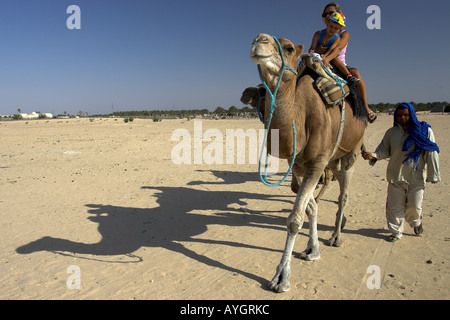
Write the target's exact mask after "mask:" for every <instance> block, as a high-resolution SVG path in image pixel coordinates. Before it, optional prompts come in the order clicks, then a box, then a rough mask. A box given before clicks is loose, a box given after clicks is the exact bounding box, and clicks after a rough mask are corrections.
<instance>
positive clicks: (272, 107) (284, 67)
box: [258, 37, 297, 187]
mask: <svg viewBox="0 0 450 320" xmlns="http://www.w3.org/2000/svg"><path fill="white" fill-rule="evenodd" d="M273 39H274V40H275V42H276V43H277V45H278V49H279V51H280V55H281V61H282V65H281V73H280V76H279V79H278V83H277V85H276V87H275V90H274V92H271V91H270V89H269V87H268V86H267V84H266V82H265V81H264V79H263V77H262V74H261V66H260V65H258V73H259V77H260V79H261V81H262V84H263V85H264V87H265V88H266V90H267V93H268V94H269V96H270V106H269V110H270V113H269V118H268V120H267V125H266V132H265V134H264V142H263V146H265V145H266V144H267V137H268V135H269V128H270V123H271V121H272V116H273V112H274V111H275V108H276V104H275V97H276V95H277V92H278V88H279V87H280V83H281V78H283V74H284V71H285V70H290V71H292V72H293V73H294V74H295V75H297V71H296V70H294V69H292V68H291V67H289V66H288V65H286V63H285V61H284V56H283V49H282V48H281V44H280V42H279V41H278V39H277V38H276V37H273ZM260 119H262V117H261V115H260ZM292 130H293V132H294V151H293V152H292V161H291V164H290V166H289V170H288V172H287V173H286V175H285V176H284V177H283V179H282V180H281V181H280V182H277V183H273V184H271V183H268V182H267V166H268V159H269V151H268V150H266V163H265V168H264V175H262V174H261V159H262V157H263V152H264V148H261V154H260V157H259V166H258V172H259V177H260V179H261V181H262V183H264V184H265V185H266V186H269V187H276V186H279V185H280V184H282V183H283V182H284V181H285V180H286V178H287V177H288V176H289V174H290V173H291V171H292V167H293V166H294V157H295V151H296V150H297V140H296V136H297V133H296V131H295V120H293V121H292Z"/></svg>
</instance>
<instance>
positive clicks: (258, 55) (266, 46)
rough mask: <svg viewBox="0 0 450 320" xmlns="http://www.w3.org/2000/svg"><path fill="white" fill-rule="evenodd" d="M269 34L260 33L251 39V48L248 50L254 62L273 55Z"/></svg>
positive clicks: (265, 59) (262, 60)
mask: <svg viewBox="0 0 450 320" xmlns="http://www.w3.org/2000/svg"><path fill="white" fill-rule="evenodd" d="M269 39H270V36H268V35H265V34H260V35H259V36H258V37H257V38H255V40H253V43H252V48H251V50H250V58H251V59H252V60H253V61H254V62H260V63H261V62H264V61H267V60H268V59H269V58H271V57H272V55H273V52H272V51H273V50H272V47H271V45H270V44H271V43H270V41H269Z"/></svg>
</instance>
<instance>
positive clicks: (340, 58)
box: [337, 30, 348, 66]
mask: <svg viewBox="0 0 450 320" xmlns="http://www.w3.org/2000/svg"><path fill="white" fill-rule="evenodd" d="M344 31H345V30H342V31H341V33H340V34H339V35H341V34H342V32H344ZM347 47H348V43H347V45H346V46H345V47H344V49H342V50H341V52H339V54H338V56H337V58H338V59H339V60H341V61H342V63H343V64H344V65H345V66H346V65H347V63H345V52H346V51H347Z"/></svg>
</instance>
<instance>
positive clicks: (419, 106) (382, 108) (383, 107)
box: [92, 101, 449, 117]
mask: <svg viewBox="0 0 450 320" xmlns="http://www.w3.org/2000/svg"><path fill="white" fill-rule="evenodd" d="M400 103H401V102H398V103H376V104H369V107H370V109H372V110H376V111H377V112H388V111H390V109H393V108H395V107H396V106H397V105H398V104H400ZM409 103H411V104H412V105H413V106H414V108H415V110H416V111H430V110H432V109H433V108H434V107H436V106H443V105H449V103H448V102H446V101H444V102H427V103H416V102H411V101H410V102H409ZM237 113H255V115H256V109H255V108H251V107H248V106H246V107H243V108H241V109H238V108H236V107H235V106H231V107H230V108H228V109H225V108H222V107H217V108H216V109H215V110H214V111H209V110H208V109H190V110H189V109H186V110H142V111H117V112H113V113H112V114H107V115H109V116H111V115H112V116H115V117H155V116H166V117H167V116H169V117H179V116H182V117H189V116H201V115H211V114H217V115H230V114H237ZM92 116H93V117H95V116H106V115H92Z"/></svg>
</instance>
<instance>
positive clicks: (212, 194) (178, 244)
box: [0, 114, 450, 300]
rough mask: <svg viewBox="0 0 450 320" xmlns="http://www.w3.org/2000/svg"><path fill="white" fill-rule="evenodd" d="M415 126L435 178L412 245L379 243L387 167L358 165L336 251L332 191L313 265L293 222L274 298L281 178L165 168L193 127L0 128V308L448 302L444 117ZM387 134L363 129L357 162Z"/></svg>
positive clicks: (12, 124)
mask: <svg viewBox="0 0 450 320" xmlns="http://www.w3.org/2000/svg"><path fill="white" fill-rule="evenodd" d="M419 118H420V120H426V121H427V122H429V123H430V124H431V125H432V127H433V130H434V132H435V135H436V138H437V142H438V144H439V146H440V148H441V153H440V167H441V177H442V180H443V181H442V182H441V183H439V184H436V185H431V184H429V185H427V187H426V190H425V199H424V229H425V233H424V236H423V237H415V236H414V235H413V230H412V229H410V228H409V227H406V228H405V234H404V237H403V239H401V240H400V241H398V242H396V243H394V244H392V243H388V242H387V241H385V239H386V237H387V235H388V234H389V233H388V232H387V229H386V222H385V216H384V207H385V196H386V189H387V183H386V181H385V170H386V164H387V162H386V161H380V162H379V163H377V164H376V165H375V166H374V167H370V166H369V165H368V163H367V162H365V161H363V160H362V158H360V159H358V161H357V163H356V164H355V173H354V176H353V179H352V183H351V186H350V199H349V202H348V206H347V209H346V216H347V218H348V222H347V225H346V229H345V231H344V233H343V241H344V243H343V245H342V246H341V247H339V248H335V247H329V246H327V245H326V242H327V240H328V239H329V238H330V236H331V232H332V226H333V224H334V217H335V213H336V210H337V205H336V200H337V195H338V186H337V183H336V182H333V183H332V184H331V186H330V188H329V190H327V192H326V193H325V195H324V197H323V199H322V201H321V202H320V203H319V220H318V223H319V224H318V229H319V242H320V249H321V258H320V259H319V260H317V261H314V262H308V261H303V260H301V259H299V253H300V252H302V251H303V250H304V249H305V247H306V243H307V240H308V238H307V235H308V229H307V228H308V222H305V224H304V226H303V229H302V230H301V232H300V234H299V236H298V237H297V240H296V246H295V248H294V255H293V258H292V264H291V268H292V270H291V272H292V273H291V286H292V287H291V290H290V291H289V292H286V293H282V294H277V293H274V292H272V291H270V290H268V289H267V284H268V282H269V281H270V280H271V278H272V277H273V275H274V273H275V268H276V266H277V265H278V263H279V261H280V258H281V254H282V251H283V248H284V243H285V239H286V227H285V225H286V217H287V216H288V214H289V212H290V210H291V209H292V206H293V201H294V195H293V194H292V192H291V191H290V188H289V184H290V181H289V180H290V179H288V180H287V181H286V182H284V183H283V184H282V185H281V186H279V187H274V188H269V187H266V186H264V185H263V184H262V183H261V182H260V181H259V177H258V174H257V171H258V168H257V165H256V164H251V163H248V162H249V161H246V163H245V164H237V163H236V162H237V161H235V162H234V163H231V164H226V163H225V164H216V163H213V164H206V163H204V161H202V163H201V164H175V163H174V162H173V161H172V150H173V148H174V147H176V146H177V145H178V146H179V144H180V141H172V140H171V136H172V134H173V132H174V131H175V130H177V129H186V130H187V131H182V132H189V133H192V139H193V138H194V137H193V132H194V131H193V130H194V124H195V123H196V122H195V121H194V120H190V121H188V120H186V119H185V120H163V121H162V122H158V123H155V122H153V121H152V120H143V119H135V120H134V121H133V122H132V123H125V122H124V121H123V119H112V118H103V119H84V118H83V119H67V120H66V119H64V120H61V119H59V120H58V119H51V120H34V121H3V122H0V137H1V139H0V155H1V163H0V234H1V235H2V238H1V239H2V241H1V242H0V299H12V300H15V299H39V300H41V299H42V300H43V299H155V300H175V299H176V300H185V299H195V300H198V299H201V300H213V299H214V300H222V299H232V300H234V299H237V300H254V299H258V300H303V299H305V300H328V299H338V300H340V299H449V298H450V290H449V289H450V278H449V270H450V268H449V265H450V261H449V257H450V249H449V248H450V246H449V244H450V243H449V241H450V235H449V232H448V230H449V220H450V218H449V214H448V212H449V210H448V207H449V197H448V187H449V186H448V183H449V182H448V181H450V176H449V171H448V170H447V169H446V168H448V166H449V155H450V154H449V153H450V151H449V149H448V148H447V146H448V144H449V143H448V139H449V138H450V134H449V132H450V130H449V126H450V124H449V123H450V121H449V120H450V119H449V117H448V116H445V115H430V114H424V115H420V116H419ZM391 124H392V116H388V115H384V114H381V115H379V118H378V120H377V121H376V122H375V123H374V124H371V125H369V127H368V129H367V132H366V139H365V141H366V142H365V143H366V145H367V148H368V150H369V151H370V150H374V149H375V147H376V146H377V145H378V143H379V142H380V140H381V138H382V137H383V134H384V132H385V131H386V130H387V128H388V127H389V126H391ZM197 125H198V123H197ZM201 125H202V132H203V133H204V132H205V131H206V130H208V129H217V130H219V131H215V132H216V133H217V132H220V133H221V134H222V135H223V137H224V140H225V138H226V136H227V132H226V130H227V129H247V128H254V129H255V130H259V129H260V128H261V124H260V123H259V121H258V120H255V119H253V120H202V122H201ZM210 144H211V142H204V143H203V151H204V150H205V149H206V150H207V147H208V145H210ZM227 150H228V149H227V148H226V146H225V142H224V145H223V151H224V152H225V153H226V152H227ZM286 170H287V165H286V163H285V162H281V163H280V172H285V171H286ZM279 178H281V176H277V179H279ZM370 266H372V267H370ZM373 266H375V267H373ZM368 268H369V269H368ZM377 280H379V282H377ZM377 283H379V285H380V287H379V288H378V286H377ZM368 284H369V286H368ZM368 287H374V288H373V289H371V290H369V288H368Z"/></svg>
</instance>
